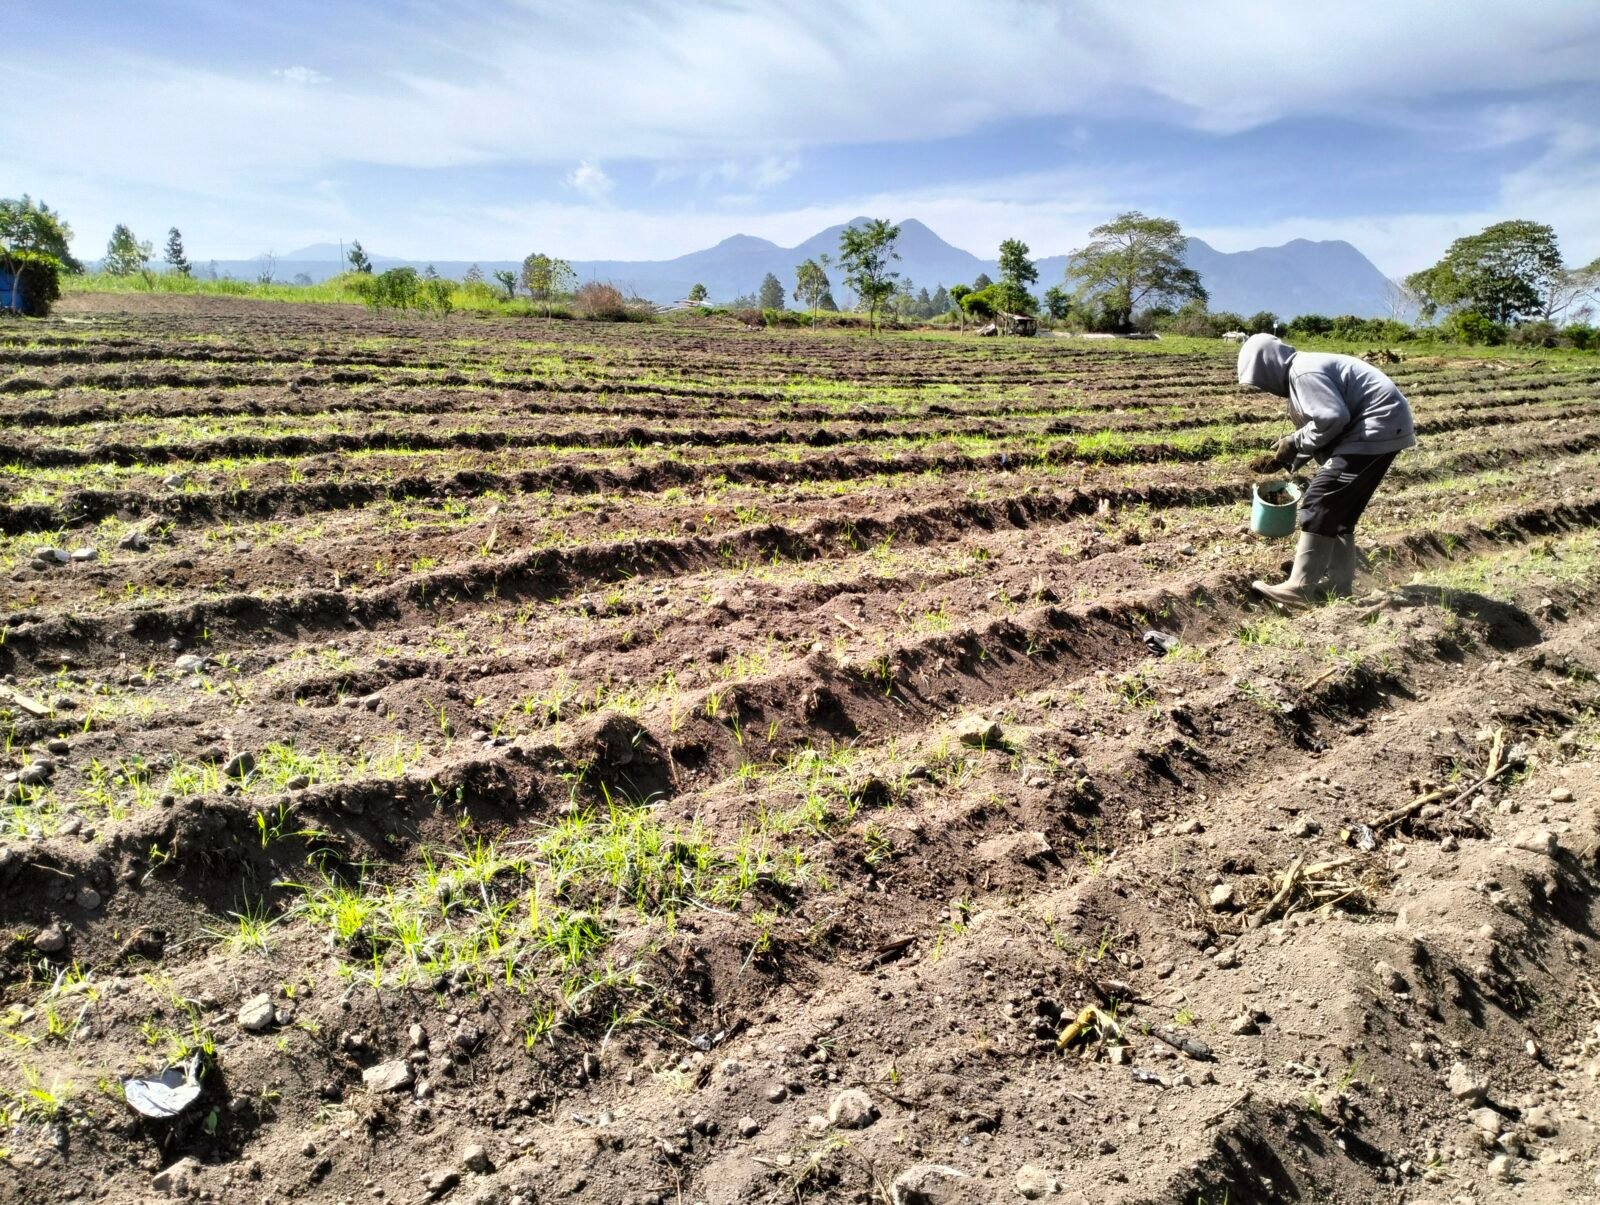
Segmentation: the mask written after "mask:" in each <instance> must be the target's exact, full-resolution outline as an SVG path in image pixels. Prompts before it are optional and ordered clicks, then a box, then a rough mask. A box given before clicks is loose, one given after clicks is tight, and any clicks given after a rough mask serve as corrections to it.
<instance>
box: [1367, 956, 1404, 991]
mask: <svg viewBox="0 0 1600 1205" xmlns="http://www.w3.org/2000/svg"><path fill="white" fill-rule="evenodd" d="M1372 973H1373V975H1374V976H1376V977H1377V980H1378V984H1379V986H1381V987H1382V988H1383V990H1384V991H1386V992H1403V991H1405V990H1406V981H1405V976H1403V975H1401V974H1400V972H1399V971H1397V970H1395V969H1394V967H1392V966H1390V965H1389V964H1388V963H1387V962H1384V961H1382V960H1379V961H1378V962H1375V963H1373V964H1372Z"/></svg>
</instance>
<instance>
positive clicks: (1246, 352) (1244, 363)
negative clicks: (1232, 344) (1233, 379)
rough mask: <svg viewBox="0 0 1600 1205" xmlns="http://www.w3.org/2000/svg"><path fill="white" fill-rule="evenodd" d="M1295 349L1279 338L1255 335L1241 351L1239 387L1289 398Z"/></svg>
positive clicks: (1245, 342) (1245, 343)
mask: <svg viewBox="0 0 1600 1205" xmlns="http://www.w3.org/2000/svg"><path fill="white" fill-rule="evenodd" d="M1292 359H1294V348H1293V347H1292V346H1290V345H1289V344H1287V343H1285V342H1284V341H1283V340H1282V339H1280V338H1278V337H1277V336H1276V335H1265V334H1263V335H1251V336H1250V337H1249V338H1248V339H1246V340H1245V341H1244V346H1243V347H1241V348H1239V384H1241V385H1254V386H1255V387H1256V388H1257V389H1265V390H1266V391H1267V392H1268V393H1275V394H1277V395H1278V396H1279V397H1288V396H1289V361H1290V360H1292Z"/></svg>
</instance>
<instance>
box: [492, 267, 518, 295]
mask: <svg viewBox="0 0 1600 1205" xmlns="http://www.w3.org/2000/svg"><path fill="white" fill-rule="evenodd" d="M494 278H495V280H497V281H498V282H499V283H500V287H501V288H502V289H504V290H505V291H506V300H507V301H510V300H511V299H512V298H513V297H515V296H516V295H517V274H516V273H515V272H513V271H511V270H510V269H509V268H501V269H499V270H498V271H496V272H495V274H494Z"/></svg>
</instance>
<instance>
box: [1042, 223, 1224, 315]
mask: <svg viewBox="0 0 1600 1205" xmlns="http://www.w3.org/2000/svg"><path fill="white" fill-rule="evenodd" d="M1089 239H1090V242H1089V245H1088V246H1086V247H1082V248H1079V249H1078V250H1076V251H1074V252H1073V253H1072V254H1071V255H1069V256H1068V257H1067V280H1068V281H1069V282H1070V281H1073V280H1076V281H1077V284H1078V288H1077V293H1078V297H1079V299H1080V300H1083V301H1088V302H1091V303H1093V304H1095V305H1098V306H1099V307H1100V308H1101V309H1102V310H1103V311H1104V312H1105V315H1106V318H1107V320H1108V321H1109V322H1110V324H1111V326H1112V328H1113V329H1115V330H1119V331H1125V330H1129V329H1131V328H1132V326H1133V315H1134V311H1135V310H1138V309H1139V308H1140V307H1141V306H1153V305H1173V304H1176V303H1180V302H1183V301H1190V300H1194V301H1205V300H1206V290H1205V287H1204V286H1203V285H1202V284H1201V283H1200V274H1199V273H1198V272H1196V271H1195V270H1194V269H1193V268H1190V267H1189V266H1187V265H1186V264H1185V263H1184V262H1183V255H1184V251H1185V245H1184V237H1183V231H1182V230H1181V229H1180V228H1179V226H1178V223H1177V222H1175V221H1173V220H1172V219H1170V218H1152V217H1147V216H1146V215H1145V214H1142V213H1139V212H1138V211H1137V210H1134V211H1131V212H1128V213H1124V214H1119V215H1118V216H1117V217H1115V218H1113V219H1112V220H1111V221H1109V222H1106V223H1104V224H1103V225H1100V226H1096V227H1095V228H1094V229H1093V230H1091V231H1090V232H1089Z"/></svg>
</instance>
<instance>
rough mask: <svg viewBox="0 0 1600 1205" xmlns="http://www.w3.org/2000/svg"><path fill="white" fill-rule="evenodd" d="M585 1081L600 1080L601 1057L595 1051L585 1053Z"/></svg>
mask: <svg viewBox="0 0 1600 1205" xmlns="http://www.w3.org/2000/svg"><path fill="white" fill-rule="evenodd" d="M583 1077H584V1079H599V1078H600V1056H599V1055H597V1054H595V1053H594V1052H593V1051H585V1052H584V1055H583Z"/></svg>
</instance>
